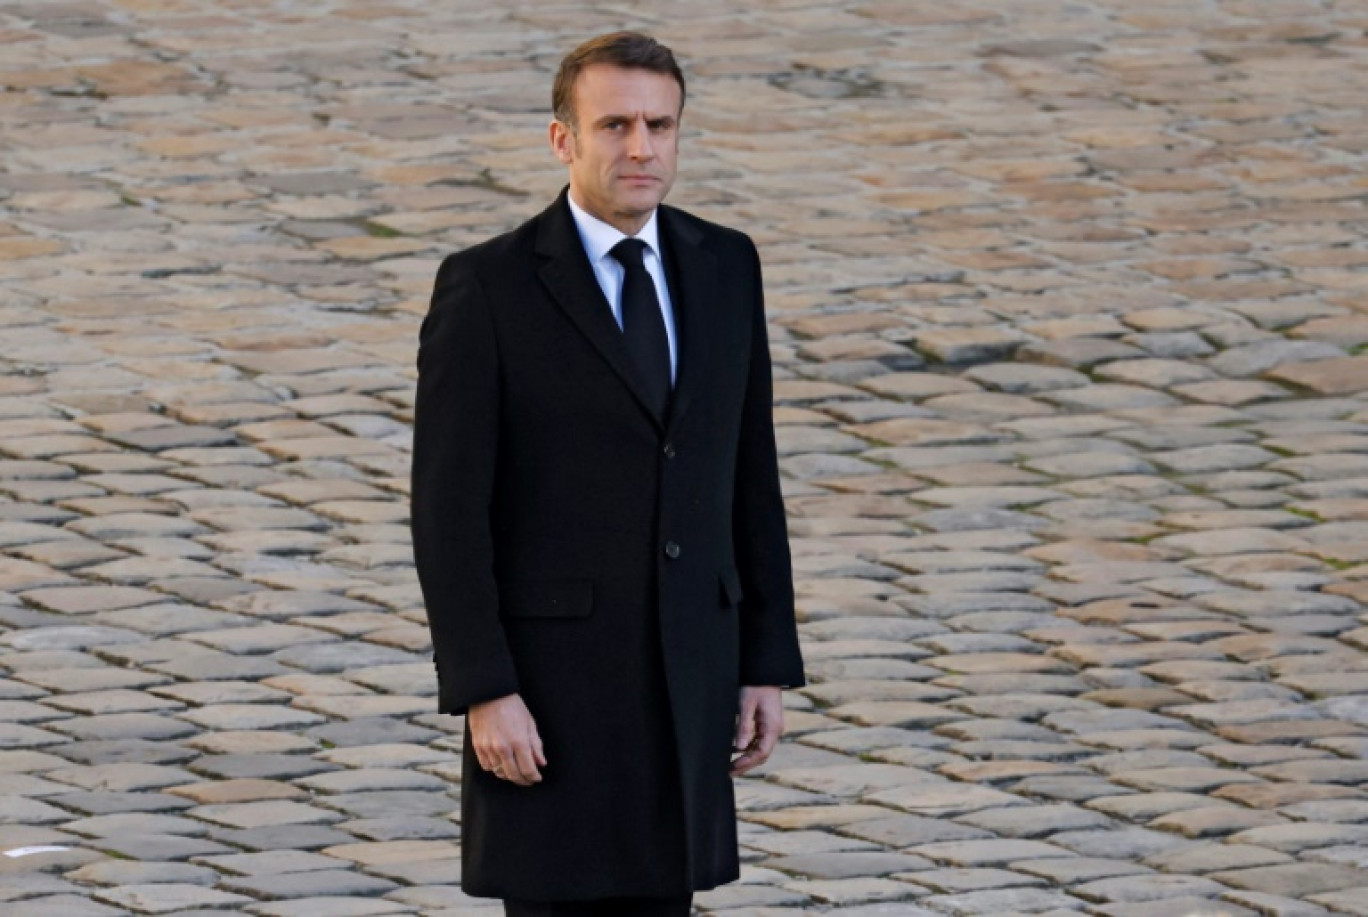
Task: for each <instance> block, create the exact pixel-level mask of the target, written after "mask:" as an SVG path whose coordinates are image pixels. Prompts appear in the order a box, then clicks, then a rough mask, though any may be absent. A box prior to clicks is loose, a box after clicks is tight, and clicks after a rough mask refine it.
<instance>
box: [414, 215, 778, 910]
mask: <svg viewBox="0 0 1368 917" xmlns="http://www.w3.org/2000/svg"><path fill="white" fill-rule="evenodd" d="M659 229H660V237H661V248H662V250H663V256H664V261H665V263H666V268H667V274H668V277H669V281H668V282H669V284H670V290H671V300H672V303H673V306H674V310H675V314H676V325H677V328H678V338H679V348H678V352H679V357H678V367H677V378H676V386H675V390H674V394H673V396H672V399H671V404H670V407H669V409H668V412H667V414H666V416H664V417H658V416H655V415H654V414H653V413H652V411H651V409H650V408H649V407H647V404H648V402H647V400H646V399H645V398H644V396H643V394H642V391H643V389H642V386H641V385H640V384H639V382H638V379H637V376H636V374H635V370H634V367H633V365H632V362H631V357H630V355H629V354H628V351H627V349H626V345H625V342H624V341H623V338H622V335H621V332H620V331H619V329H618V326H617V324H616V323H615V322H614V320H613V316H612V312H611V311H610V309H609V307H608V303H607V301H606V300H605V298H604V296H603V293H602V291H601V289H600V288H599V286H598V283H597V281H596V280H595V278H594V274H593V270H592V268H591V266H590V264H589V259H588V256H587V255H586V254H585V252H584V248H583V246H582V244H581V242H580V238H579V235H578V232H577V230H576V227H575V224H574V221H573V217H572V215H571V213H570V209H569V207H568V205H567V202H566V194H565V192H564V191H563V192H562V193H561V196H560V198H559V199H558V200H557V201H556V202H555V203H554V204H552V206H551V207H549V208H548V209H547V210H545V211H544V212H543V213H541V214H540V215H538V216H536V217H534V218H533V219H531V220H529V221H528V222H527V223H525V224H523V225H522V226H521V227H519V228H518V229H516V230H514V231H512V232H510V233H508V234H506V235H502V236H499V237H497V238H495V239H492V240H490V241H488V242H485V243H483V244H481V245H478V246H475V247H473V248H470V249H468V250H466V251H463V252H460V253H457V254H454V255H451V256H449V257H447V258H446V259H445V260H444V261H443V262H442V265H441V267H440V269H439V270H438V272H437V279H436V285H435V289H434V291H433V295H432V303H431V307H430V309H429V312H428V314H427V317H426V319H425V320H424V322H423V327H422V332H421V338H420V346H419V353H418V396H417V405H416V411H415V414H416V416H415V424H414V434H415V442H414V452H413V494H412V501H413V515H412V518H413V539H414V550H415V557H416V563H417V568H418V575H419V579H420V581H421V583H422V589H423V596H424V600H425V602H426V606H427V614H428V622H429V625H430V627H431V630H432V638H433V647H434V661H435V665H436V668H437V675H438V685H439V709H440V711H442V712H444V713H453V714H460V713H464V712H465V711H466V710H467V708H468V707H469V706H470V705H471V704H473V703H477V702H479V701H484V700H489V699H493V698H496V697H501V696H503V695H506V694H510V693H513V692H518V693H520V694H521V695H522V697H523V699H524V700H525V701H526V703H527V706H528V709H529V710H530V711H531V713H532V716H533V718H534V719H535V720H536V723H537V727H538V730H539V732H540V734H541V737H542V740H543V742H544V745H545V753H546V758H547V761H548V763H547V766H546V767H545V768H544V769H543V781H542V782H541V783H540V784H538V785H536V786H533V787H519V786H516V785H514V784H512V783H508V782H505V781H503V780H499V779H498V778H495V777H494V776H492V775H491V774H488V773H486V772H485V771H483V770H481V769H480V767H479V765H478V762H477V761H476V760H475V756H474V752H473V750H472V748H471V744H470V742H469V741H468V739H469V735H468V734H467V742H466V746H465V753H464V777H463V786H462V798H461V810H462V831H463V837H462V845H461V846H462V885H463V886H464V888H465V890H466V891H467V892H469V893H470V894H474V895H481V896H492V897H514V898H525V899H533V900H574V899H584V898H598V897H609V896H617V895H670V894H680V893H683V892H687V891H693V890H701V889H707V888H712V887H714V886H716V885H719V884H721V883H724V882H728V881H731V880H733V879H735V878H736V877H737V875H738V859H737V849H736V817H735V810H734V801H733V795H732V784H731V779H730V777H729V776H728V765H729V760H730V757H731V741H732V735H733V729H734V722H735V715H736V709H737V695H738V686H740V685H782V686H798V685H801V684H802V683H803V672H802V660H801V657H800V655H799V650H798V640H797V632H796V627H795V624H794V612H793V587H792V574H791V568H790V561H789V549H788V541H787V534H786V529H785V521H784V508H783V502H782V500H781V496H780V491H779V476H778V469H777V465H776V457H775V446H774V427H773V420H772V405H771V400H772V395H771V376H770V359H769V351H768V344H767V338H766V333H765V316H764V306H763V298H762V294H761V279H760V263H759V258H758V257H757V255H756V251H755V247H754V246H753V245H752V244H751V241H750V240H749V239H748V238H747V237H746V236H745V235H743V234H741V233H739V232H735V231H733V230H729V229H725V228H723V227H720V226H716V225H714V224H711V223H707V222H705V221H703V220H700V219H698V218H697V217H694V216H692V215H690V214H687V213H685V212H683V211H680V210H677V209H675V208H672V207H666V206H662V207H661V208H660V211H659Z"/></svg>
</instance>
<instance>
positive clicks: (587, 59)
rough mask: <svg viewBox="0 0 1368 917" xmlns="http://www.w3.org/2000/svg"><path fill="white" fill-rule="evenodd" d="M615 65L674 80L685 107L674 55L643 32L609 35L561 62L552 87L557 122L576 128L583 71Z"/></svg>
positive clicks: (568, 55) (584, 45)
mask: <svg viewBox="0 0 1368 917" xmlns="http://www.w3.org/2000/svg"><path fill="white" fill-rule="evenodd" d="M593 64H612V65H613V66H615V67H625V68H627V69H629V70H649V71H651V72H652V73H663V74H665V75H666V76H671V77H674V81H675V82H676V83H678V84H679V107H680V110H681V111H682V110H683V108H684V73H683V72H682V71H681V70H680V69H679V64H678V63H676V62H675V56H674V52H673V51H671V50H670V49H669V48H667V47H665V46H664V45H662V44H661V43H660V42H658V41H656V40H655V39H654V38H652V37H651V36H649V35H643V34H642V33H641V32H609V33H608V34H607V35H600V36H598V37H597V38H591V39H589V40H588V41H586V42H585V43H584V44H582V45H580V46H579V47H578V48H576V49H575V50H573V51H571V52H570V53H569V54H567V55H565V57H564V59H563V60H561V63H560V69H559V70H557V71H556V81H555V83H553V84H552V86H551V112H552V114H553V115H554V116H555V118H556V120H557V121H560V122H562V123H564V124H568V125H570V126H571V127H574V126H575V81H576V80H578V79H579V75H580V73H582V72H583V71H584V68H586V67H589V66H591V65H593Z"/></svg>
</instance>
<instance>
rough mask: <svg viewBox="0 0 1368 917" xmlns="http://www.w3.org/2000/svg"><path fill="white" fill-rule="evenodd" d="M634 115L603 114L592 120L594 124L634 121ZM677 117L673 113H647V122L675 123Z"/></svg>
mask: <svg viewBox="0 0 1368 917" xmlns="http://www.w3.org/2000/svg"><path fill="white" fill-rule="evenodd" d="M635 120H636V116H635V115H604V116H603V117H601V118H599V119H598V120H596V121H595V122H594V124H595V125H600V124H607V123H609V122H610V121H635ZM677 121H678V119H677V118H676V116H675V115H648V116H646V123H647V124H675V123H677Z"/></svg>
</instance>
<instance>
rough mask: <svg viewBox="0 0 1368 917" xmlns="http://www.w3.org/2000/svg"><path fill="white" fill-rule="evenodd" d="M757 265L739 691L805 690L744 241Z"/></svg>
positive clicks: (759, 326) (740, 555)
mask: <svg viewBox="0 0 1368 917" xmlns="http://www.w3.org/2000/svg"><path fill="white" fill-rule="evenodd" d="M746 244H747V248H748V251H749V256H750V258H751V260H752V262H753V268H752V276H753V277H754V280H755V291H754V293H753V294H752V316H751V323H752V328H751V351H750V369H749V374H748V377H747V381H746V393H745V401H744V402H743V406H742V414H741V431H740V438H739V441H738V443H737V455H736V478H735V480H736V492H735V494H734V495H733V498H732V540H733V544H734V546H735V552H736V562H737V572H738V573H739V574H740V577H741V592H742V599H741V606H740V609H739V613H740V625H741V672H740V675H741V684H743V685H778V686H781V687H787V688H797V687H801V686H802V685H804V684H805V683H806V682H805V679H804V677H803V658H802V654H801V652H800V651H799V648H798V627H797V624H796V622H795V617H794V607H793V606H794V601H793V568H792V562H791V560H790V557H789V545H788V525H787V523H786V521H785V518H784V498H783V494H782V493H781V491H780V488H779V463H778V455H777V451H776V449H775V445H774V384H773V381H772V379H771V377H770V355H769V334H768V332H767V331H766V328H765V301H764V292H763V285H762V282H761V275H760V256H759V254H758V253H757V252H756V251H755V246H754V245H753V244H751V243H750V241H749V240H747V243H746Z"/></svg>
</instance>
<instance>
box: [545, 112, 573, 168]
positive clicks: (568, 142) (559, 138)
mask: <svg viewBox="0 0 1368 917" xmlns="http://www.w3.org/2000/svg"><path fill="white" fill-rule="evenodd" d="M547 134H548V136H549V138H550V140H551V152H552V153H554V154H555V155H556V158H557V159H559V160H560V161H561V162H562V163H564V164H565V165H567V166H568V165H570V163H571V162H573V161H574V158H575V135H574V132H573V131H571V130H570V125H568V124H566V123H565V122H563V121H552V122H551V126H550V127H549V128H548V131H547Z"/></svg>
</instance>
